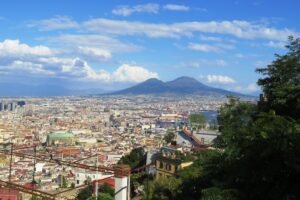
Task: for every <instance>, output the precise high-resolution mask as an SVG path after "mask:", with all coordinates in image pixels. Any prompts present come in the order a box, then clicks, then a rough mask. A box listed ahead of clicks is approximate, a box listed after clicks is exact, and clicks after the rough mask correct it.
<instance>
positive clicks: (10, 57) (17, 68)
mask: <svg viewBox="0 0 300 200" xmlns="http://www.w3.org/2000/svg"><path fill="white" fill-rule="evenodd" d="M73 52H74V54H73V55H71V54H65V53H63V51H60V50H56V51H53V50H51V49H50V48H48V47H46V46H29V45H27V44H22V43H20V42H19V40H4V41H3V42H0V58H1V59H0V71H1V74H17V73H22V75H23V76H24V77H26V76H31V75H34V76H37V77H39V76H40V75H43V76H51V77H55V78H63V79H69V80H79V81H80V80H81V81H100V82H141V81H144V80H146V79H149V78H154V77H158V74H157V73H155V72H151V71H149V70H147V69H146V68H144V67H142V66H137V65H128V64H123V65H121V66H120V67H119V68H117V69H116V70H115V71H113V72H111V73H109V72H107V71H105V70H98V71H96V70H95V69H94V68H93V67H91V66H90V65H89V64H88V62H87V61H86V60H84V59H82V58H78V57H77V56H78V55H79V56H80V55H81V56H82V57H84V56H89V58H91V57H94V58H95V59H97V60H98V61H99V60H100V59H110V58H111V54H110V52H109V51H106V50H103V49H99V48H92V47H86V46H85V47H78V49H77V51H73ZM74 57H75V58H74ZM24 72H27V73H24Z"/></svg>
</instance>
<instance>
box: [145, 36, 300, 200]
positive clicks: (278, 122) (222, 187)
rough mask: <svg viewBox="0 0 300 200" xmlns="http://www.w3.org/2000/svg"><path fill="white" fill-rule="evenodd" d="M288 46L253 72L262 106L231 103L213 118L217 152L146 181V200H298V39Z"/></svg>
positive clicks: (299, 84)
mask: <svg viewBox="0 0 300 200" xmlns="http://www.w3.org/2000/svg"><path fill="white" fill-rule="evenodd" d="M289 41H290V43H289V45H287V50H288V52H287V53H286V54H285V55H276V60H275V61H273V62H272V63H271V64H270V65H269V66H267V67H266V68H262V69H257V72H259V73H261V74H263V78H261V79H259V80H258V84H259V85H260V86H261V87H262V89H263V92H264V95H265V98H264V100H263V101H260V102H259V103H258V104H253V103H248V102H241V101H240V100H239V99H237V98H231V99H230V101H229V102H228V103H227V104H226V105H224V106H223V107H222V108H221V110H220V114H219V116H218V122H219V125H220V126H219V131H220V132H221V133H222V134H221V135H220V136H219V137H218V138H217V139H216V140H215V148H216V149H215V150H209V151H205V152H200V153H197V154H196V155H194V156H196V160H195V161H194V164H193V165H192V166H191V167H190V168H186V169H184V170H181V171H179V172H178V173H177V176H176V177H172V178H170V179H165V180H155V181H151V183H150V186H149V190H146V191H145V192H146V193H145V195H144V196H145V197H148V199H157V200H158V199H189V200H194V199H195V200H196V199H197V200H198V199H205V200H206V199H216V200H219V199H220V200H221V199H222V200H223V199H225V200H226V199H228V200H229V199H230V200H234V199H247V200H257V199H282V200H283V199H299V198H300V190H299V188H300V39H299V38H298V39H294V38H292V37H290V38H289ZM194 118H195V117H193V119H192V118H191V123H193V121H194V120H195V119H194ZM199 120H200V119H199ZM147 191H148V192H147ZM145 199H146V198H145Z"/></svg>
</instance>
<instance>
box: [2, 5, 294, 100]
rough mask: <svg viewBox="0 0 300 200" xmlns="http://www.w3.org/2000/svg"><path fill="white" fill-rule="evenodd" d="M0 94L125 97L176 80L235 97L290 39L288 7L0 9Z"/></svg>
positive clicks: (246, 90) (248, 87) (254, 89)
mask: <svg viewBox="0 0 300 200" xmlns="http://www.w3.org/2000/svg"><path fill="white" fill-rule="evenodd" d="M1 4H2V5H1V8H0V11H1V12H0V13H1V14H0V27H1V34H0V75H1V81H0V87H7V86H12V88H13V89H14V90H15V91H16V93H18V90H22V85H29V86H38V87H39V86H40V87H41V88H45V89H46V88H47V87H49V85H51V86H52V85H54V86H57V87H62V88H68V89H89V88H101V89H106V90H116V89H121V88H126V87H128V86H132V85H134V84H137V83H140V82H142V81H145V80H146V79H149V78H159V79H161V80H163V81H169V80H172V79H175V78H177V77H180V76H190V77H194V78H196V79H197V80H199V81H200V82H203V83H205V84H207V85H210V86H213V87H219V88H223V89H227V90H231V91H235V92H242V93H248V94H251V93H254V92H258V91H259V87H258V86H256V84H255V83H256V81H257V79H258V78H259V77H260V76H259V75H258V74H256V73H255V69H256V68H258V67H266V65H267V64H268V63H270V62H271V61H272V60H274V59H275V56H274V54H275V53H279V54H282V53H284V52H285V49H284V45H285V44H286V41H287V37H288V36H289V35H293V36H295V37H297V36H299V25H298V24H297V21H296V20H297V19H298V18H299V14H297V7H298V6H297V5H299V3H298V2H297V1H289V3H286V2H281V3H280V2H279V1H277V2H274V1H272V2H271V1H267V0H265V1H263V0H261V1H227V3H226V4H224V3H222V4H218V1H202V2H199V1H168V2H160V1H105V2H102V3H99V2H97V1H89V3H84V4H83V3H82V2H81V1H72V2H70V1H69V2H68V1H64V2H62V1H43V2H40V1H33V0H31V1H27V2H26V3H20V2H18V1H2V2H1Z"/></svg>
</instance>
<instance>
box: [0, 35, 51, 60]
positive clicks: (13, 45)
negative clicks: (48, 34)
mask: <svg viewBox="0 0 300 200" xmlns="http://www.w3.org/2000/svg"><path fill="white" fill-rule="evenodd" d="M51 54H52V52H51V50H50V49H49V48H48V47H46V46H40V45H39V46H34V47H30V46H28V45H27V44H21V43H20V41H19V40H9V39H7V40H4V41H3V42H0V56H1V57H5V56H8V57H10V56H17V57H22V56H30V55H35V56H48V55H51Z"/></svg>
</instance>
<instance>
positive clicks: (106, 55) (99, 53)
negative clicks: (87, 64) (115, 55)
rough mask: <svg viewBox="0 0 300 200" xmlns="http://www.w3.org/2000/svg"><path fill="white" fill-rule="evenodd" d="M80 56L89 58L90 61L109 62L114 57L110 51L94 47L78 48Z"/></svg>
mask: <svg viewBox="0 0 300 200" xmlns="http://www.w3.org/2000/svg"><path fill="white" fill-rule="evenodd" d="M78 53H79V55H82V56H83V57H88V58H89V59H92V60H95V61H97V60H98V61H99V60H109V59H111V57H112V55H111V53H110V52H109V51H107V50H105V49H100V48H93V47H78Z"/></svg>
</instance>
